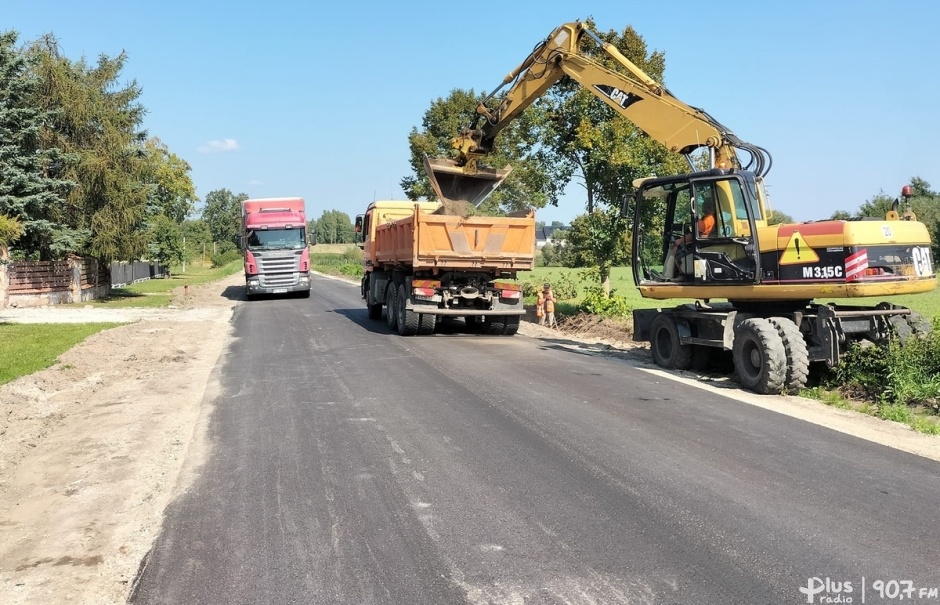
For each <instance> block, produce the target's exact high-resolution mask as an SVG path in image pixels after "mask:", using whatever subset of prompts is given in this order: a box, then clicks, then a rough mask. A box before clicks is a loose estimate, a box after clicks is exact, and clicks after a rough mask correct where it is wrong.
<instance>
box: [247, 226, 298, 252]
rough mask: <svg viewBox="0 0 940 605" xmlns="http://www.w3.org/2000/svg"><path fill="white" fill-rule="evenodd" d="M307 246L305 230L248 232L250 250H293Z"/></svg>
mask: <svg viewBox="0 0 940 605" xmlns="http://www.w3.org/2000/svg"><path fill="white" fill-rule="evenodd" d="M306 245H307V238H306V235H305V230H304V229H264V230H257V231H249V232H248V249H249V250H291V249H296V248H303V247H304V246H306Z"/></svg>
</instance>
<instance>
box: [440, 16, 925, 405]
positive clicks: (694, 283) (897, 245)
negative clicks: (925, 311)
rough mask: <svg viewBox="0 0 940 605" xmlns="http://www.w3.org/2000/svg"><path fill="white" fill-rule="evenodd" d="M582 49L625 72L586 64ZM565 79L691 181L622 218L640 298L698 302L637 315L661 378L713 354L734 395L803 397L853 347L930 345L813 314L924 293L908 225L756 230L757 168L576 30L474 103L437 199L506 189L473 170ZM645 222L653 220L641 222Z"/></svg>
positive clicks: (866, 311)
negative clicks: (671, 157)
mask: <svg viewBox="0 0 940 605" xmlns="http://www.w3.org/2000/svg"><path fill="white" fill-rule="evenodd" d="M589 41H593V43H595V44H596V45H597V46H599V47H600V48H601V49H603V51H604V52H606V53H607V54H608V55H609V56H610V57H612V58H613V59H614V60H615V62H616V64H617V65H619V66H620V67H622V69H619V68H618V69H617V70H612V69H608V68H607V67H605V66H604V65H603V64H602V63H600V62H599V61H597V60H596V59H595V58H593V57H592V56H591V55H590V54H588V53H586V52H585V51H584V49H583V48H584V46H585V45H587V44H588V43H589ZM566 75H567V76H569V77H570V78H571V79H572V80H573V81H574V82H576V83H578V84H579V85H580V86H582V87H584V88H585V89H586V90H589V91H590V92H591V93H593V94H594V95H595V96H597V98H598V99H600V100H601V101H603V102H604V103H606V104H607V105H609V106H610V107H611V108H613V109H614V111H615V112H617V113H618V114H619V115H621V116H622V117H624V118H626V119H628V120H629V121H631V122H632V123H633V124H635V125H636V126H637V127H638V128H640V129H641V130H643V131H644V132H645V133H646V134H647V135H648V136H650V137H651V138H653V139H655V140H656V141H659V142H660V143H661V144H663V145H664V146H665V147H666V148H667V149H669V150H670V151H673V152H675V153H679V154H683V155H685V156H686V158H688V159H689V166H690V169H691V170H692V172H690V173H688V174H679V175H673V176H666V177H656V178H646V179H638V180H637V181H635V182H634V183H633V185H634V189H635V195H634V199H633V203H632V204H628V203H625V204H624V209H623V211H624V212H625V213H626V212H627V208H628V207H629V206H632V212H633V217H632V221H633V223H632V235H633V240H632V241H633V246H632V268H633V275H634V280H635V282H636V285H637V287H638V288H639V291H640V293H641V295H642V296H643V297H646V298H652V299H660V300H668V299H695V300H696V302H695V303H693V304H682V305H678V306H675V307H671V308H662V309H638V310H635V311H634V338H635V340H637V341H649V342H650V349H651V352H652V356H653V359H654V361H655V362H656V363H657V364H658V365H660V366H662V367H665V368H670V369H689V368H690V367H693V366H694V365H695V364H697V363H698V362H699V360H702V359H706V358H707V352H708V348H710V347H718V348H721V349H725V350H729V351H731V353H732V358H733V361H734V366H735V370H736V372H737V374H738V376H739V380H740V382H741V384H742V385H743V386H744V387H745V388H747V389H750V390H753V391H756V392H759V393H780V392H784V391H795V390H798V389H800V388H802V387H803V386H805V384H806V381H807V377H808V373H809V364H810V363H813V362H821V363H825V364H827V365H830V366H832V365H835V364H837V363H838V362H839V359H840V355H842V354H843V353H844V352H845V350H846V348H847V346H848V344H849V343H851V342H852V341H856V340H863V339H865V340H869V341H872V342H875V343H881V342H885V341H886V340H887V339H888V338H889V337H891V336H892V335H901V336H902V337H906V336H909V335H911V334H915V333H919V332H925V331H929V329H930V325H929V323H928V322H926V321H925V320H924V319H923V318H921V317H920V316H919V315H917V314H916V313H914V312H912V311H911V310H910V309H907V308H904V307H899V306H896V305H892V304H888V303H879V304H874V305H867V306H865V305H860V306H854V305H853V306H841V305H835V304H820V303H814V302H813V301H814V300H815V299H833V298H867V297H884V296H889V295H895V294H912V293H918V292H928V291H930V290H933V289H935V288H936V287H937V276H936V273H935V270H934V264H933V258H932V257H931V247H930V236H929V234H928V232H927V229H926V227H925V226H924V225H923V224H922V223H920V222H918V221H917V220H916V217H914V215H913V214H912V213H911V212H909V211H908V212H904V213H903V215H902V214H901V213H900V212H899V210H901V208H900V207H899V206H900V204H901V202H900V200H898V201H896V203H895V207H894V208H893V209H892V210H891V211H890V212H889V213H888V214H887V216H886V217H885V218H884V219H877V220H869V219H859V220H827V221H815V222H805V223H798V224H787V225H768V218H769V212H770V209H769V206H768V203H767V196H766V193H765V190H764V176H765V175H766V174H767V171H768V170H769V168H770V163H771V162H770V154H769V153H768V152H767V151H766V150H764V149H763V148H761V147H758V146H756V145H751V144H749V143H745V142H744V141H742V140H740V139H739V138H738V137H736V136H735V135H734V134H733V133H732V132H731V131H730V130H729V129H728V128H726V127H724V126H723V125H722V124H720V123H719V122H718V121H716V120H715V119H714V118H712V117H711V116H710V115H709V114H708V113H706V112H705V111H703V110H701V109H698V108H695V107H692V106H690V105H687V104H685V103H683V102H682V101H680V100H679V99H677V98H676V97H675V96H673V95H672V94H671V93H670V92H669V90H667V89H666V88H665V87H664V86H663V85H662V84H660V83H658V82H656V81H655V80H654V79H653V78H651V77H650V76H649V75H648V74H646V73H645V72H644V71H643V70H642V69H640V68H639V67H638V66H637V65H635V64H634V63H633V62H631V61H630V60H629V59H627V58H626V57H625V56H624V55H623V54H622V53H621V52H620V51H619V50H618V49H617V48H616V47H615V46H613V45H612V44H610V43H607V42H605V41H604V40H602V39H601V38H600V37H599V36H598V35H597V34H596V33H595V32H593V31H591V30H590V29H589V28H588V27H587V26H586V24H585V23H583V22H581V21H575V22H572V23H566V24H564V25H562V26H560V27H558V28H556V29H555V30H554V31H552V33H551V34H550V35H549V36H548V37H547V38H545V39H544V40H543V41H541V42H540V43H539V44H538V45H536V47H535V49H534V50H533V51H532V53H531V54H530V55H529V56H528V57H526V59H525V60H524V61H523V62H522V63H521V64H519V66H518V67H516V68H515V69H514V70H512V71H511V72H510V73H509V74H508V75H507V76H506V78H505V79H504V80H503V82H502V83H501V84H500V85H499V86H498V87H497V88H496V89H495V90H494V91H493V92H492V93H490V95H488V96H487V97H486V98H485V99H483V101H481V103H480V104H479V106H478V107H477V112H476V113H477V115H476V116H475V117H474V119H473V121H472V123H471V124H470V126H469V127H468V128H466V129H465V130H463V131H462V132H460V133H459V135H458V136H457V137H455V139H454V140H453V147H454V149H455V150H456V154H455V155H456V157H453V158H434V159H429V160H427V161H426V162H425V165H426V169H427V171H428V174H429V177H430V179H431V181H432V185H433V186H434V188H435V190H436V192H437V193H438V195H440V196H442V197H449V198H450V199H464V200H473V201H474V202H476V203H478V202H479V201H480V200H481V199H485V196H486V195H487V194H488V193H489V192H491V191H492V190H493V189H494V188H495V187H496V186H497V185H498V184H499V182H500V178H504V177H505V173H501V172H500V171H499V170H494V169H492V168H489V167H486V166H484V164H483V162H482V161H481V160H483V159H484V158H485V157H486V156H487V154H489V153H490V152H491V151H492V150H493V146H494V141H495V139H496V136H497V135H498V134H499V132H500V131H501V130H502V129H503V128H505V127H506V125H507V124H509V122H511V121H512V120H513V119H515V118H516V117H518V116H519V115H520V114H521V113H522V112H523V110H525V108H527V107H528V106H529V105H531V104H532V103H533V102H534V101H535V100H536V99H537V98H538V97H540V96H541V95H543V94H544V93H545V92H546V91H547V90H548V89H549V87H550V86H552V85H553V84H554V83H555V82H557V81H558V80H559V79H561V78H562V77H563V76H566ZM507 85H508V86H509V87H508V89H506V90H505V91H504V92H502V94H500V91H502V90H503V88H505V87H506V86H507ZM703 150H704V152H703ZM693 152H696V153H699V154H703V155H704V154H707V157H708V163H709V165H710V167H709V168H708V169H706V170H697V171H696V168H695V162H694V161H693V159H692V154H693ZM904 191H905V192H909V189H905V190H904ZM649 216H655V217H656V220H652V221H651V220H643V217H649ZM713 301H719V302H713Z"/></svg>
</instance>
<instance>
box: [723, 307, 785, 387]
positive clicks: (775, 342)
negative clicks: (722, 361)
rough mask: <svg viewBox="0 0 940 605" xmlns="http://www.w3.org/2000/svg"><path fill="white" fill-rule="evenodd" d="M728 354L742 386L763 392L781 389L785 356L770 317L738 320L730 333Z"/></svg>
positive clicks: (783, 382)
mask: <svg viewBox="0 0 940 605" xmlns="http://www.w3.org/2000/svg"><path fill="white" fill-rule="evenodd" d="M732 355H733V356H734V369H735V371H737V373H738V380H739V381H740V382H741V385H742V386H743V387H744V388H746V389H748V390H750V391H754V392H755V393H762V394H765V395H776V394H779V393H780V392H781V391H783V389H784V386H785V383H786V379H787V357H786V353H785V350H784V346H783V339H782V338H780V334H778V333H777V328H775V327H774V326H773V324H771V323H770V320H767V319H762V318H759V317H752V318H750V319H746V320H744V321H743V322H741V325H740V326H738V329H737V331H736V332H735V335H734V348H733V349H732Z"/></svg>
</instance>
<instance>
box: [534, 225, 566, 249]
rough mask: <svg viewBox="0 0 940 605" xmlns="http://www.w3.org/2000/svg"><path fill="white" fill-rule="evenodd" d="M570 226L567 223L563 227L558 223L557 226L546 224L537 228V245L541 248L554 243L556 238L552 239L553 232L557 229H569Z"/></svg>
mask: <svg viewBox="0 0 940 605" xmlns="http://www.w3.org/2000/svg"><path fill="white" fill-rule="evenodd" d="M570 228H571V227H569V226H567V225H563V226H561V227H559V226H557V225H556V226H551V225H546V226H545V227H540V228H538V229H536V230H535V247H536V248H541V247H542V246H544V245H545V244H554V243H555V240H553V239H552V234H553V233H555V232H556V231H567V230H568V229H570Z"/></svg>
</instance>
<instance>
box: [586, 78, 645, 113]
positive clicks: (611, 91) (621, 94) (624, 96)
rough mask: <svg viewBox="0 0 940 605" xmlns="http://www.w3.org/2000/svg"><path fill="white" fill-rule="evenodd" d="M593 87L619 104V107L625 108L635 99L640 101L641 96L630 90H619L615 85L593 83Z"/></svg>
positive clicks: (634, 101)
mask: <svg viewBox="0 0 940 605" xmlns="http://www.w3.org/2000/svg"><path fill="white" fill-rule="evenodd" d="M594 88H596V89H597V90H599V91H600V93H601V94H603V95H604V96H605V97H607V98H608V99H610V100H611V101H613V102H614V103H616V104H617V105H619V106H620V109H626V108H627V107H630V106H631V105H633V104H634V103H636V102H637V101H642V100H643V97H640V96H637V95H635V94H633V93H632V92H626V91H623V90H620V89H619V88H617V87H615V86H607V85H606V84H595V85H594Z"/></svg>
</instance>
